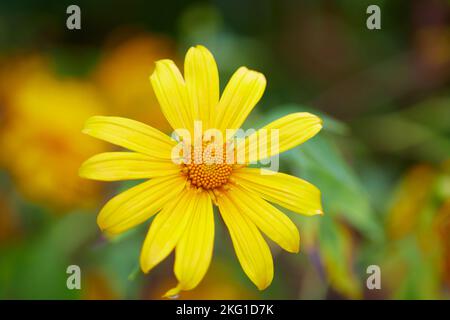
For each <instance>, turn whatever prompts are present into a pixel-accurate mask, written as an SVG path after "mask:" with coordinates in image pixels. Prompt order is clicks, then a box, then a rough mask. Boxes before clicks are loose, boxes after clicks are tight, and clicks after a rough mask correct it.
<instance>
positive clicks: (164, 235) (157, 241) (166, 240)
mask: <svg viewBox="0 0 450 320" xmlns="http://www.w3.org/2000/svg"><path fill="white" fill-rule="evenodd" d="M197 196H198V194H196V193H195V191H192V190H188V189H184V191H183V192H182V193H181V194H180V195H179V196H178V197H177V198H175V199H172V200H171V201H170V202H169V203H168V204H167V205H166V206H165V207H164V208H163V209H162V210H161V212H160V213H159V214H158V215H157V216H156V217H155V220H153V222H152V224H151V225H150V229H149V231H148V234H147V237H146V238H145V241H144V245H143V247H142V251H141V258H140V263H141V269H142V271H144V272H146V273H147V272H149V271H150V270H151V269H152V268H153V267H154V266H156V265H157V264H158V263H159V262H161V261H162V260H163V259H164V258H166V257H167V256H168V255H169V254H170V252H171V251H172V250H173V249H174V248H175V245H176V244H177V242H178V240H179V239H180V237H181V235H182V234H183V232H184V231H185V230H186V225H187V223H188V222H189V221H190V219H191V217H192V214H193V213H194V212H195V211H196V210H197V207H198V197H197Z"/></svg>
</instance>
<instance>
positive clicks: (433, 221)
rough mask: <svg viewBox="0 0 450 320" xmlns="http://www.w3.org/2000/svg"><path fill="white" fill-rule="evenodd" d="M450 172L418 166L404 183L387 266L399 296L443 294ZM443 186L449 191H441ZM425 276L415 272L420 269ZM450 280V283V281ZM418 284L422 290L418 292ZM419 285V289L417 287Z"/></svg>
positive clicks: (449, 250) (391, 219) (390, 220)
mask: <svg viewBox="0 0 450 320" xmlns="http://www.w3.org/2000/svg"><path fill="white" fill-rule="evenodd" d="M448 185H450V170H449V168H448V167H446V164H445V163H444V165H443V166H442V168H439V167H434V166H431V165H427V164H418V165H415V166H413V167H412V168H411V169H410V170H408V172H407V173H406V174H405V176H404V177H403V178H402V181H401V182H400V183H399V187H398V190H397V192H396V193H395V195H394V198H393V203H392V205H391V209H390V210H389V212H388V216H387V231H388V236H389V237H390V242H389V244H390V245H389V246H388V248H387V249H388V250H387V254H388V258H386V260H385V261H386V263H385V265H384V266H383V270H385V275H386V278H387V279H388V281H387V282H386V283H388V284H389V286H390V287H391V288H390V289H391V290H395V292H396V293H395V294H396V297H400V298H403V297H404V295H406V294H408V292H409V293H411V294H413V293H414V294H415V296H412V298H415V299H417V298H427V299H429V298H437V297H440V296H441V293H440V292H441V290H442V285H443V284H444V281H447V282H448V272H447V270H449V266H450V261H449V260H450V259H449V257H450V246H449V245H448V244H449V243H450V242H449V239H450V205H449V203H450V192H449V190H450V189H448ZM441 189H443V190H441ZM419 272H420V273H421V276H420V277H419V276H415V275H414V274H415V273H419ZM448 283H449V284H450V282H448ZM413 285H414V286H416V287H417V288H416V289H417V290H413V289H414V287H412V286H413ZM411 288H413V289H411Z"/></svg>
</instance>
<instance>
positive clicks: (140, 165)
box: [79, 152, 180, 181]
mask: <svg viewBox="0 0 450 320" xmlns="http://www.w3.org/2000/svg"><path fill="white" fill-rule="evenodd" d="M179 171H180V168H179V166H177V165H175V164H174V163H173V162H172V161H171V160H160V159H156V158H152V157H150V156H147V155H145V154H142V153H136V152H105V153H100V154H97V155H95V156H93V157H91V158H89V159H88V160H86V161H85V162H84V163H83V164H82V165H81V167H80V170H79V175H80V176H81V177H83V178H86V179H93V180H101V181H117V180H132V179H144V178H155V177H161V176H167V175H172V174H176V173H177V172H179Z"/></svg>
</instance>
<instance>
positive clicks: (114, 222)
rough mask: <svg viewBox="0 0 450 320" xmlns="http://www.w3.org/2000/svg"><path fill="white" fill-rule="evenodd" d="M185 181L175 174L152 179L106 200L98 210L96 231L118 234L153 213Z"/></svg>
mask: <svg viewBox="0 0 450 320" xmlns="http://www.w3.org/2000/svg"><path fill="white" fill-rule="evenodd" d="M185 183H186V180H185V179H184V178H182V177H181V176H179V175H173V176H169V177H161V178H154V179H151V180H149V181H146V182H143V183H141V184H138V185H137V186H135V187H133V188H131V189H128V190H127V191H124V192H122V193H120V194H119V195H117V196H115V197H114V198H112V199H111V200H109V201H108V202H107V203H106V205H105V206H104V207H103V208H102V210H101V211H100V213H99V215H98V217H97V223H98V225H99V227H100V229H102V230H105V231H106V232H108V233H110V234H118V233H121V232H123V231H125V230H127V229H129V228H132V227H134V226H136V225H138V224H140V223H142V222H144V221H145V220H147V219H148V218H150V217H151V216H152V215H154V214H155V213H157V212H158V211H159V210H161V208H163V206H164V205H165V204H166V203H167V202H168V201H169V200H172V199H175V197H176V196H177V195H178V194H179V193H180V192H181V190H182V189H183V188H184V186H185Z"/></svg>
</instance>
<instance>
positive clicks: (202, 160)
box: [184, 143, 233, 190]
mask: <svg viewBox="0 0 450 320" xmlns="http://www.w3.org/2000/svg"><path fill="white" fill-rule="evenodd" d="M220 149H221V150H220ZM232 171H233V166H232V165H231V164H228V163H226V155H225V147H222V146H214V145H213V144H212V143H203V144H202V147H199V148H192V152H191V161H190V163H189V164H186V165H185V170H184V172H185V173H186V175H187V178H188V180H189V182H190V184H191V185H192V186H195V187H197V188H203V189H206V190H211V189H215V188H219V187H221V186H223V185H225V184H226V183H227V182H228V180H229V178H230V175H231V173H232Z"/></svg>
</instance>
